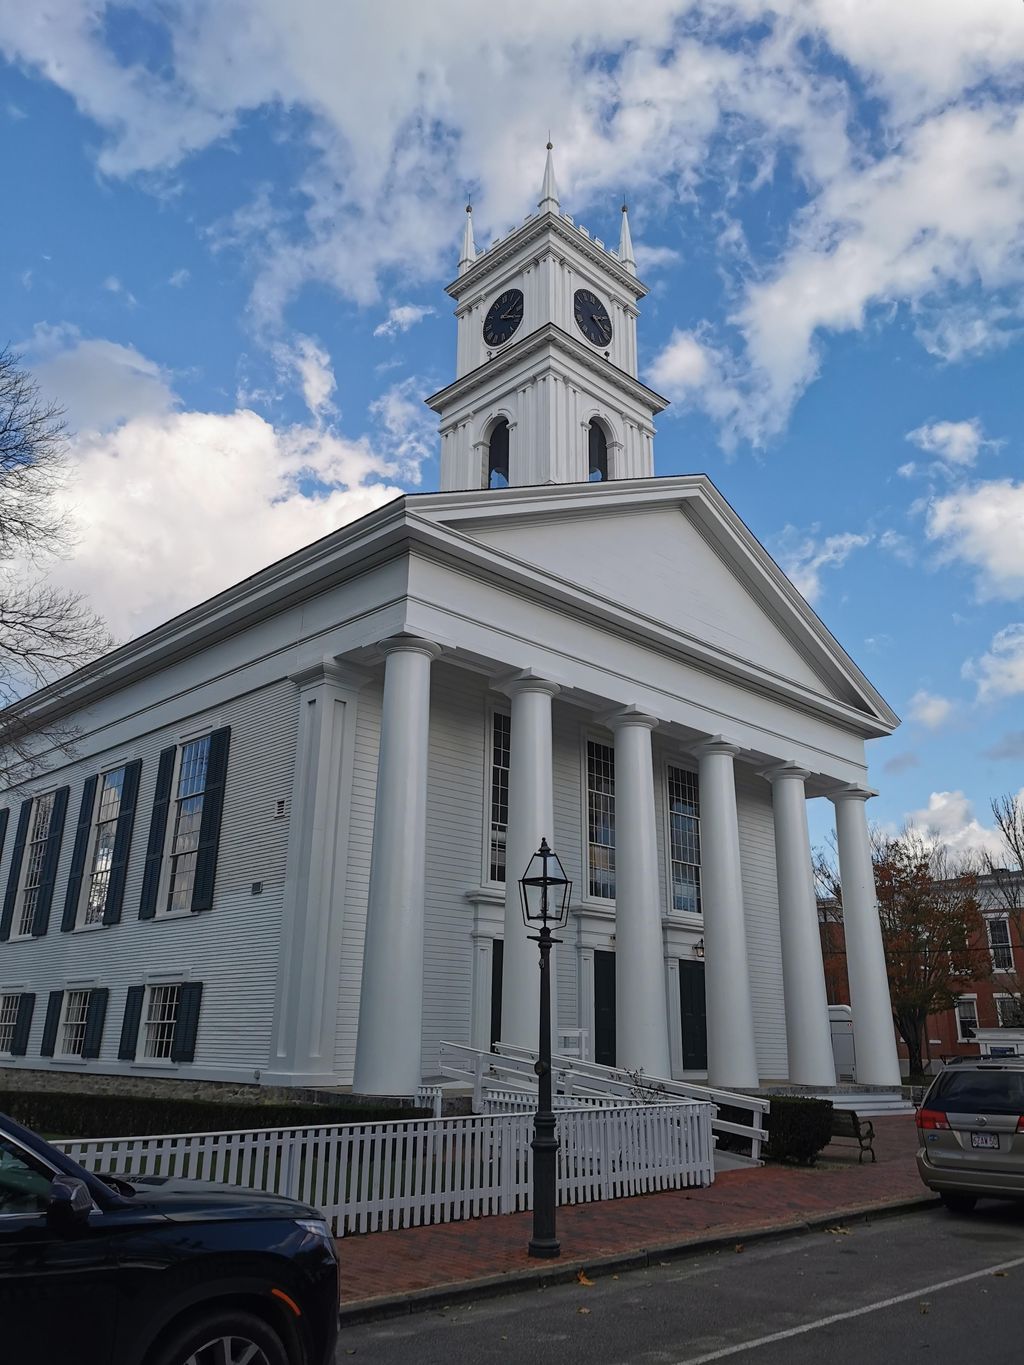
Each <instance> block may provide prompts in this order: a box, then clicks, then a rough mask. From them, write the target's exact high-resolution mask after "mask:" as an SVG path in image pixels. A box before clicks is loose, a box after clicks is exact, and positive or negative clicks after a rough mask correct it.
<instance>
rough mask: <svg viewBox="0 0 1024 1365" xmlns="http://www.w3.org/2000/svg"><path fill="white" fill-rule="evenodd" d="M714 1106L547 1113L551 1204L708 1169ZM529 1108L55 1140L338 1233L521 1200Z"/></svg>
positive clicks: (667, 1183)
mask: <svg viewBox="0 0 1024 1365" xmlns="http://www.w3.org/2000/svg"><path fill="white" fill-rule="evenodd" d="M711 1110H712V1106H711V1105H708V1104H699V1103H682V1104H658V1105H647V1106H644V1105H627V1106H620V1107H618V1108H606V1107H601V1108H586V1109H571V1110H563V1111H561V1112H560V1113H559V1114H558V1136H559V1140H560V1142H561V1148H560V1151H559V1175H558V1198H559V1203H561V1204H580V1203H587V1202H589V1201H591V1200H595V1199H616V1198H621V1197H623V1196H625V1195H634V1194H644V1193H647V1192H649V1191H653V1190H668V1189H680V1188H682V1187H685V1186H693V1185H709V1184H710V1183H711V1181H712V1180H713V1179H714V1165H713V1146H712V1138H711ZM532 1134H533V1119H532V1114H529V1113H501V1114H482V1115H473V1116H471V1117H466V1118H442V1119H408V1120H399V1121H397V1122H392V1123H362V1124H345V1125H343V1126H333V1127H324V1128H274V1129H265V1130H263V1131H261V1132H232V1133H172V1134H164V1135H161V1136H154V1137H121V1138H90V1139H82V1140H78V1141H73V1142H63V1143H58V1144H57V1145H58V1146H60V1147H61V1148H62V1149H63V1150H64V1151H65V1152H67V1154H68V1155H69V1156H70V1157H72V1158H73V1159H74V1160H75V1161H77V1162H79V1163H80V1164H81V1165H83V1166H85V1167H86V1168H87V1169H88V1170H90V1171H97V1172H104V1171H113V1172H116V1173H117V1174H120V1175H125V1176H128V1177H131V1176H138V1175H153V1176H163V1177H184V1178H188V1179H192V1180H214V1181H220V1182H223V1183H225V1184H230V1185H243V1186H248V1187H249V1188H251V1189H262V1190H267V1191H269V1192H271V1193H274V1194H283V1195H288V1196H289V1197H290V1198H293V1199H300V1200H302V1201H303V1202H305V1203H307V1204H311V1205H312V1206H313V1207H314V1208H318V1209H320V1210H321V1211H322V1212H323V1214H324V1215H325V1217H326V1218H327V1219H328V1221H329V1222H330V1223H331V1225H332V1227H333V1228H334V1230H335V1233H336V1234H337V1235H338V1236H339V1237H340V1236H344V1234H345V1233H351V1232H377V1231H384V1230H387V1229H392V1228H405V1227H415V1226H417V1225H419V1224H421V1223H442V1222H450V1221H454V1220H457V1219H462V1218H475V1217H481V1216H483V1215H485V1214H493V1213H514V1212H517V1211H519V1210H522V1209H528V1208H530V1207H531V1185H532V1179H531V1177H532V1168H533V1153H532V1151H531V1149H530V1139H531V1137H532Z"/></svg>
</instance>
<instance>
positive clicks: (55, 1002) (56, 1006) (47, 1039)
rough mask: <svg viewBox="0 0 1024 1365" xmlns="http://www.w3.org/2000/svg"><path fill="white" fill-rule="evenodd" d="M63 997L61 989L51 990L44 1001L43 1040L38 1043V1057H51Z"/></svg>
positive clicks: (55, 1041)
mask: <svg viewBox="0 0 1024 1365" xmlns="http://www.w3.org/2000/svg"><path fill="white" fill-rule="evenodd" d="M63 999H64V992H63V991H51V992H50V997H49V999H48V1000H47V1002H46V1020H45V1022H44V1024H43V1041H42V1042H41V1043H40V1044H39V1055H40V1057H52V1056H53V1050H54V1048H55V1047H56V1045H57V1025H58V1024H59V1023H60V1007H61V1003H62V1001H63Z"/></svg>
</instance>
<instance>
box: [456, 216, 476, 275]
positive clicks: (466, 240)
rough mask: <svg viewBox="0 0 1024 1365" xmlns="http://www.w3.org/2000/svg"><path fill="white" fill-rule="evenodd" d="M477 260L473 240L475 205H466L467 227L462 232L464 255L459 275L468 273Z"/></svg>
mask: <svg viewBox="0 0 1024 1365" xmlns="http://www.w3.org/2000/svg"><path fill="white" fill-rule="evenodd" d="M475 260H476V242H475V241H474V240H473V205H472V204H467V205H466V226H465V228H464V229H463V232H462V255H461V256H460V257H459V274H460V275H465V273H466V271H467V270H468V269H469V267H470V266H471V265H472V264H473V262H474V261H475Z"/></svg>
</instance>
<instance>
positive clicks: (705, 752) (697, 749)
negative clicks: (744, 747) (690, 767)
mask: <svg viewBox="0 0 1024 1365" xmlns="http://www.w3.org/2000/svg"><path fill="white" fill-rule="evenodd" d="M691 752H692V753H693V754H694V755H695V756H696V757H697V758H706V757H708V756H710V755H711V754H728V755H729V757H730V758H735V757H736V755H737V754H738V753H740V752H741V749H740V746H739V745H738V744H734V743H733V741H732V740H731V739H729V738H727V737H726V736H725V735H710V736H709V737H708V738H707V739H702V740H701V741H700V743H699V744H695V745H694V746H693V749H692V750H691Z"/></svg>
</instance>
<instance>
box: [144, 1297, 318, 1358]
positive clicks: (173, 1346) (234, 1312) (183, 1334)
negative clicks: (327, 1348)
mask: <svg viewBox="0 0 1024 1365" xmlns="http://www.w3.org/2000/svg"><path fill="white" fill-rule="evenodd" d="M225 1339H227V1340H229V1341H230V1342H231V1343H232V1344H231V1346H230V1348H229V1353H228V1356H227V1359H225V1355H224V1349H223V1345H222V1343H223V1342H224V1340H225ZM253 1346H255V1347H257V1354H256V1355H255V1356H250V1357H247V1355H246V1352H247V1351H250V1350H251V1348H252V1347H253ZM247 1358H248V1359H249V1360H250V1362H251V1365H301V1362H299V1361H295V1360H292V1359H291V1358H290V1357H289V1355H288V1352H287V1351H286V1350H285V1347H284V1343H283V1342H282V1340H281V1338H280V1337H279V1336H278V1334H277V1333H276V1332H275V1331H274V1329H273V1328H272V1327H271V1326H270V1325H269V1324H268V1323H266V1322H264V1321H263V1319H262V1318H260V1317H257V1316H256V1314H255V1313H245V1312H242V1311H241V1310H239V1309H236V1308H222V1309H220V1310H217V1309H212V1310H209V1311H208V1312H205V1313H204V1314H203V1315H202V1316H201V1317H196V1318H192V1319H191V1320H190V1321H188V1322H186V1323H185V1324H184V1325H183V1326H182V1327H181V1328H179V1329H178V1330H177V1331H176V1332H175V1333H174V1334H173V1335H172V1336H171V1337H169V1338H168V1340H167V1341H166V1342H164V1343H162V1344H161V1345H160V1346H159V1347H158V1348H157V1350H156V1352H155V1354H154V1355H153V1356H152V1358H151V1365H228V1362H231V1365H234V1362H235V1361H236V1360H237V1361H243V1360H246V1359H247Z"/></svg>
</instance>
